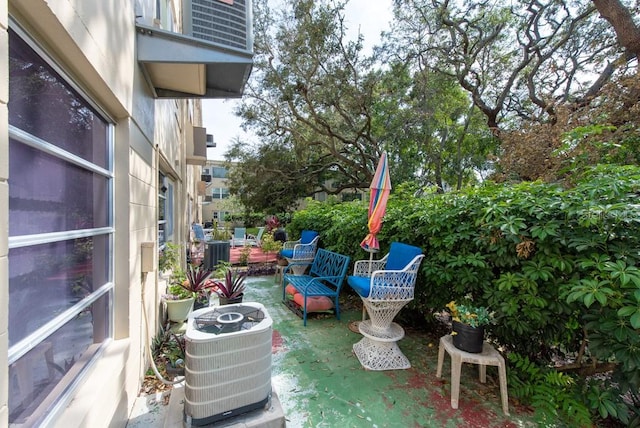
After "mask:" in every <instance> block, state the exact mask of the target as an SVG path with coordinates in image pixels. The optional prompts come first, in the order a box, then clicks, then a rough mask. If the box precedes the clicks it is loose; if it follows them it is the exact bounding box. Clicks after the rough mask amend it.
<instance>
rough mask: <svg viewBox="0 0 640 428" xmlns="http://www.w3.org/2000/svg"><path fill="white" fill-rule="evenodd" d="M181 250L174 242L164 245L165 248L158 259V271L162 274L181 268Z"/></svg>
mask: <svg viewBox="0 0 640 428" xmlns="http://www.w3.org/2000/svg"><path fill="white" fill-rule="evenodd" d="M180 249H181V246H180V245H178V244H174V243H173V242H167V243H165V244H164V248H163V249H162V250H161V251H160V255H159V257H158V270H159V271H160V272H167V271H171V270H175V269H178V268H179V267H180Z"/></svg>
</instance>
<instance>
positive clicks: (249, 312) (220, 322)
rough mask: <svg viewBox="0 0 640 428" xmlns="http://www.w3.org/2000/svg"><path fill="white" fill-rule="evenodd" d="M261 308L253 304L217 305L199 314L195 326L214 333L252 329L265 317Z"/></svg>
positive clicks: (195, 319) (197, 328) (194, 320)
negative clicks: (226, 306) (252, 305)
mask: <svg viewBox="0 0 640 428" xmlns="http://www.w3.org/2000/svg"><path fill="white" fill-rule="evenodd" d="M264 317H265V315H264V312H262V311H261V310H260V309H256V308H255V307H251V306H243V305H232V306H230V307H228V308H225V307H224V306H221V307H217V308H215V309H213V310H211V311H207V312H205V313H203V314H200V315H198V316H197V317H195V318H194V319H193V322H194V327H195V329H196V330H198V331H202V332H205V333H212V334H224V333H232V332H236V331H241V330H250V329H251V328H252V327H253V326H255V325H257V324H259V323H260V321H262V320H263V319H264Z"/></svg>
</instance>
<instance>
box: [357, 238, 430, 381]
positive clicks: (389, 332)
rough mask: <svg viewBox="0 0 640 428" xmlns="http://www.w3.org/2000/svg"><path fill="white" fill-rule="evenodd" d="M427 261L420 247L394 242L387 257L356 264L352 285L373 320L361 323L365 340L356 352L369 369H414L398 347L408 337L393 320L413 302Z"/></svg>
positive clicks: (359, 343) (360, 343) (361, 331)
mask: <svg viewBox="0 0 640 428" xmlns="http://www.w3.org/2000/svg"><path fill="white" fill-rule="evenodd" d="M423 258H424V255H423V254H422V250H421V249H420V248H418V247H414V246H411V245H407V244H403V243H400V242H394V243H392V244H391V249H390V251H389V254H387V255H386V256H385V257H384V258H382V259H380V260H358V261H357V262H355V267H354V274H353V275H352V276H350V277H349V278H348V283H349V286H351V288H353V289H354V290H355V291H356V292H357V293H358V295H359V296H360V298H361V299H362V302H363V304H364V307H365V309H366V312H367V313H368V314H369V317H370V319H368V320H365V321H362V322H361V323H360V326H359V329H360V333H361V334H362V335H363V336H364V337H363V339H362V340H360V342H358V343H356V344H355V345H353V350H354V352H355V354H356V356H357V357H358V359H359V360H360V363H361V364H362V365H363V366H364V367H365V368H367V369H369V370H395V369H406V368H409V367H411V364H410V363H409V360H408V359H407V358H406V357H405V356H404V354H402V352H401V351H400V349H399V348H398V345H397V344H396V342H397V341H398V340H400V339H402V337H404V330H403V329H402V327H400V326H399V325H398V324H396V323H394V322H393V319H394V318H395V317H396V315H397V314H398V313H399V312H400V310H401V309H402V308H403V307H404V306H405V305H406V304H407V303H409V302H410V301H411V300H413V296H414V289H415V283H416V279H417V276H418V268H419V267H420V263H421V262H422V259H423Z"/></svg>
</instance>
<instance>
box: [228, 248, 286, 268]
mask: <svg viewBox="0 0 640 428" xmlns="http://www.w3.org/2000/svg"><path fill="white" fill-rule="evenodd" d="M242 249H243V247H235V248H231V249H230V252H229V261H230V262H231V264H233V265H235V264H238V263H239V261H240V252H241V251H242ZM275 261H276V253H275V252H271V253H269V254H267V253H264V252H263V251H262V250H261V249H260V248H258V247H251V254H249V263H274V262H275Z"/></svg>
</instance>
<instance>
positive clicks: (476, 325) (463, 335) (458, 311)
mask: <svg viewBox="0 0 640 428" xmlns="http://www.w3.org/2000/svg"><path fill="white" fill-rule="evenodd" d="M446 306H447V309H448V310H449V313H450V314H451V319H452V323H451V324H452V332H451V334H452V335H453V345H454V346H455V347H456V348H458V349H461V350H463V351H466V352H471V353H476V354H477V353H480V352H482V343H483V341H484V327H485V326H486V325H489V324H491V322H492V320H493V314H492V313H491V312H489V310H488V309H487V308H485V307H484V306H474V305H472V304H470V303H467V304H456V302H455V300H452V301H451V302H449V303H448V304H447V305H446Z"/></svg>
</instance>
